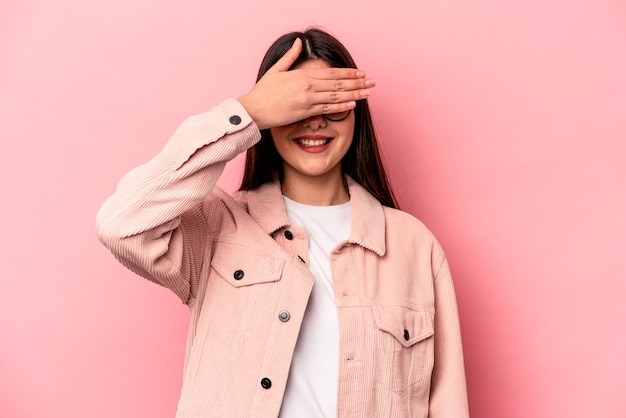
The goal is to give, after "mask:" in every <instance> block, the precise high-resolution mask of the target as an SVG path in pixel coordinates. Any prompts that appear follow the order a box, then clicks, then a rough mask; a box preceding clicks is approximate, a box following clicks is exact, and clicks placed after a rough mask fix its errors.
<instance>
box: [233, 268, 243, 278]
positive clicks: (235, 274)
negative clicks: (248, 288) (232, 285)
mask: <svg viewBox="0 0 626 418" xmlns="http://www.w3.org/2000/svg"><path fill="white" fill-rule="evenodd" d="M243 276H244V274H243V270H237V271H236V272H235V273H234V274H233V277H234V278H235V280H241V279H243Z"/></svg>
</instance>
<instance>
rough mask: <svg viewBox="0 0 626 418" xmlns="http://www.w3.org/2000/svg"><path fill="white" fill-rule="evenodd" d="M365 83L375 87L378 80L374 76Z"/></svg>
mask: <svg viewBox="0 0 626 418" xmlns="http://www.w3.org/2000/svg"><path fill="white" fill-rule="evenodd" d="M365 85H366V86H367V87H374V86H375V85H376V80H374V79H373V78H368V79H367V80H365Z"/></svg>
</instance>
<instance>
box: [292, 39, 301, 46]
mask: <svg viewBox="0 0 626 418" xmlns="http://www.w3.org/2000/svg"><path fill="white" fill-rule="evenodd" d="M299 39H300V38H296V39H295V40H294V41H293V43H292V44H291V47H292V48H293V47H294V46H296V42H298V40H299Z"/></svg>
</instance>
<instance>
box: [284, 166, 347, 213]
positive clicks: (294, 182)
mask: <svg viewBox="0 0 626 418" xmlns="http://www.w3.org/2000/svg"><path fill="white" fill-rule="evenodd" d="M285 174H287V173H285ZM281 189H282V193H283V195H285V196H286V197H288V198H289V199H291V200H293V201H295V202H298V203H303V204H305V205H312V206H332V205H340V204H342V203H346V202H348V201H349V200H350V195H349V194H348V188H347V185H346V184H345V182H344V179H343V175H342V173H341V171H339V172H338V173H326V174H325V175H321V176H316V177H311V176H306V175H299V173H290V174H289V175H285V178H283V180H282V181H281Z"/></svg>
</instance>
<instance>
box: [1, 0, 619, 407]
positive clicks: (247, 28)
mask: <svg viewBox="0 0 626 418" xmlns="http://www.w3.org/2000/svg"><path fill="white" fill-rule="evenodd" d="M214 3H215V2H210V1H193V0H184V1H178V2H172V1H165V0H135V1H129V0H110V1H108V2H98V3H95V2H90V1H84V0H80V1H79V0H59V1H55V2H51V1H44V0H30V1H28V0H3V2H2V3H1V4H0V115H1V118H2V120H1V123H0V139H1V141H2V147H1V151H2V157H1V158H2V161H1V163H0V170H1V172H0V178H1V179H2V183H1V185H0V187H1V188H0V196H1V199H2V204H1V205H0V211H1V215H2V218H1V219H2V221H3V222H2V223H3V226H2V231H3V237H4V238H3V239H2V243H1V244H0V245H1V246H2V251H1V252H0V253H1V254H2V265H4V268H3V271H2V277H1V281H0V313H1V316H0V416H2V417H7V418H8V417H11V418H13V417H15V418H18V417H19V418H31V417H33V418H34V417H44V416H45V417H92V418H101V417H102V418H104V417H107V418H110V417H117V418H120V417H133V418H136V417H156V418H158V417H172V416H173V415H174V411H175V408H176V403H177V400H178V395H179V389H180V384H181V372H182V362H183V352H184V344H185V338H186V327H187V322H188V314H187V310H186V308H185V307H184V306H183V305H181V304H180V303H179V302H178V301H177V299H176V297H175V296H174V295H173V294H170V293H169V292H168V291H166V290H164V289H162V288H159V287H157V286H155V285H152V284H150V283H148V282H147V281H144V280H142V279H139V278H137V277H135V276H134V275H133V274H132V273H130V272H128V271H126V270H125V269H124V268H123V267H122V266H121V265H118V264H117V262H116V261H115V260H114V259H113V257H112V256H111V255H110V254H109V253H108V252H107V251H106V250H105V249H104V247H102V246H101V245H100V244H99V243H98V241H97V239H96V236H95V233H94V218H95V213H96V211H97V209H98V207H99V206H100V204H101V203H102V201H103V200H104V199H105V198H106V196H108V195H109V194H110V193H111V192H112V191H113V189H114V187H115V184H116V182H117V180H118V179H119V177H120V176H121V175H122V174H123V173H124V172H126V171H127V170H129V169H130V168H132V167H133V166H135V165H138V164H140V163H142V162H144V161H145V160H147V159H148V158H149V157H151V156H152V155H154V154H155V153H156V152H157V151H158V150H159V149H160V148H161V146H162V145H163V143H164V142H165V141H166V140H167V138H168V137H169V135H170V134H171V133H172V132H173V130H174V129H175V128H176V126H177V125H178V123H179V122H181V121H182V120H183V119H184V118H185V117H186V116H187V115H190V114H194V113H199V112H202V111H204V110H206V109H208V108H209V107H211V106H212V105H214V104H217V103H218V102H219V101H221V100H222V99H223V98H225V97H228V96H238V95H241V94H243V93H245V92H246V91H247V89H248V88H250V86H251V85H252V83H253V80H254V77H255V73H256V69H257V67H258V64H259V62H260V60H261V57H262V55H263V53H264V51H265V50H266V48H267V47H268V46H269V45H270V43H271V42H272V41H273V40H274V39H275V38H276V37H278V36H279V35H281V34H282V33H284V32H287V31H289V30H294V29H302V28H304V27H306V26H308V25H313V24H319V25H322V26H324V27H326V28H327V29H328V30H330V31H331V32H333V33H334V34H336V35H337V36H338V37H339V38H340V39H341V40H342V41H344V43H345V44H346V45H347V46H348V48H349V49H350V50H351V52H352V53H353V55H354V57H355V59H356V60H357V62H358V63H359V65H360V67H361V68H363V69H365V70H366V71H367V72H368V73H369V74H370V75H371V76H373V77H375V78H376V79H377V81H378V87H376V89H375V90H374V92H373V96H372V97H371V99H370V102H371V105H372V107H373V109H374V116H375V122H376V125H377V129H378V131H379V132H380V134H381V138H382V146H383V151H384V155H385V157H386V161H387V164H388V167H389V169H390V172H391V177H392V180H393V183H394V184H395V189H396V192H397V194H398V196H399V197H400V202H401V204H402V206H403V208H404V209H405V210H407V211H409V212H411V213H413V214H414V215H416V216H418V217H419V218H421V219H422V220H423V221H424V222H425V223H426V224H427V225H428V226H429V227H430V228H431V229H432V230H433V231H434V232H435V234H436V235H437V236H438V238H439V240H440V241H441V243H442V244H443V246H444V248H445V249H446V251H447V253H448V257H449V260H450V263H451V267H452V270H453V274H454V277H455V282H456V287H457V293H458V302H459V309H460V312H461V320H462V329H463V336H464V343H465V345H464V348H465V356H466V367H467V377H468V384H469V396H470V408H471V411H472V416H473V417H496V418H500V417H507V418H517V417H519V418H522V417H523V418H526V417H533V418H537V417H550V418H552V417H568V418H571V417H625V416H626V400H625V399H626V398H625V396H624V390H625V389H626V360H625V358H626V332H625V329H626V327H625V326H624V322H625V321H624V320H625V319H626V303H625V297H626V280H625V279H626V256H625V255H624V252H625V250H626V187H625V186H626V168H625V160H626V6H625V5H624V3H623V1H621V0H573V1H567V2H564V1H557V0H528V1H516V2H503V1H501V0H483V1H479V2H476V1H461V0H437V1H387V2H382V1H381V2H371V1H358V2H357V1H344V2H339V1H337V0H317V1H315V2H306V3H304V2H294V1H284V0H268V1H262V2H261V1H258V2H253V1H250V2H249V4H246V3H243V2H240V1H232V2H225V1H224V2H220V4H219V5H215V4H214ZM512 3H514V4H512ZM240 166H241V160H236V161H235V163H233V164H231V165H230V166H229V169H228V171H227V173H226V175H225V177H224V178H223V184H224V185H225V187H228V188H231V189H232V188H233V186H234V185H236V184H237V182H238V181H239V168H240Z"/></svg>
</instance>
